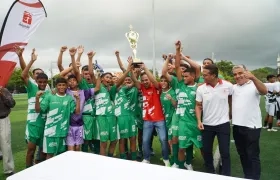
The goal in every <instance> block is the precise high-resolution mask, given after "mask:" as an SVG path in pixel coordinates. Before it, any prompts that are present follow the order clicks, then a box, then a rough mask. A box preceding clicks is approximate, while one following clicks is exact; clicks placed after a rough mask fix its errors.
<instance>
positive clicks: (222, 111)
mask: <svg viewBox="0 0 280 180" xmlns="http://www.w3.org/2000/svg"><path fill="white" fill-rule="evenodd" d="M218 71H219V70H218V67H217V66H216V65H215V64H210V65H207V66H205V67H204V68H203V72H202V74H203V78H204V82H205V83H204V84H202V85H201V86H199V87H198V88H197V92H196V107H195V112H196V118H197V121H198V128H199V129H200V130H201V131H202V143H203V157H204V161H205V166H206V169H207V172H209V173H215V169H214V165H213V153H212V151H213V142H214V139H215V136H217V138H218V143H219V150H220V154H221V158H222V166H223V168H222V172H221V174H222V175H226V176H230V174H231V170H230V153H229V147H230V123H229V114H230V113H229V109H230V108H229V105H230V104H231V94H232V87H233V86H232V84H231V83H230V82H227V81H224V80H222V79H219V78H218ZM202 109H203V118H202V120H201V114H202V113H201V112H202Z"/></svg>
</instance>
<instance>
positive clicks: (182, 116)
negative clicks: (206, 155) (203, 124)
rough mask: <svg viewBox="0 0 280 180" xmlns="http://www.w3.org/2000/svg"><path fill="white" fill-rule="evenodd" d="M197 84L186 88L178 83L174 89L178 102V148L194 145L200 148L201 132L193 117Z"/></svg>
mask: <svg viewBox="0 0 280 180" xmlns="http://www.w3.org/2000/svg"><path fill="white" fill-rule="evenodd" d="M196 89H197V84H195V85H193V86H188V85H186V84H185V83H184V81H183V80H182V81H180V82H179V84H178V88H177V89H176V95H177V100H178V105H177V110H176V114H177V116H178V119H179V148H188V147H190V146H191V145H192V144H194V145H195V146H196V147H197V148H201V147H202V141H201V140H202V139H201V132H200V130H199V129H198V128H197V119H196V115H195V104H196V101H195V96H196Z"/></svg>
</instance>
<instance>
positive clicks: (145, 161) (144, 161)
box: [142, 159, 150, 164]
mask: <svg viewBox="0 0 280 180" xmlns="http://www.w3.org/2000/svg"><path fill="white" fill-rule="evenodd" d="M142 163H146V164H150V161H148V160H146V159H143V161H142Z"/></svg>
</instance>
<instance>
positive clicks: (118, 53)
mask: <svg viewBox="0 0 280 180" xmlns="http://www.w3.org/2000/svg"><path fill="white" fill-rule="evenodd" d="M115 55H116V57H117V61H118V64H119V67H120V69H121V70H122V72H125V71H126V70H125V68H124V66H123V63H122V60H121V58H120V52H119V51H116V52H115Z"/></svg>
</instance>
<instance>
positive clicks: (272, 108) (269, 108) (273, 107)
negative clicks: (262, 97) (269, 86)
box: [265, 103, 277, 116]
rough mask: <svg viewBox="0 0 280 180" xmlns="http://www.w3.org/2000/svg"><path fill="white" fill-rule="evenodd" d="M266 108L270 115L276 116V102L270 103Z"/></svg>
mask: <svg viewBox="0 0 280 180" xmlns="http://www.w3.org/2000/svg"><path fill="white" fill-rule="evenodd" d="M265 110H266V112H267V114H268V115H270V116H275V112H276V110H277V108H276V104H275V103H269V104H267V105H266V107H265Z"/></svg>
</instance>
